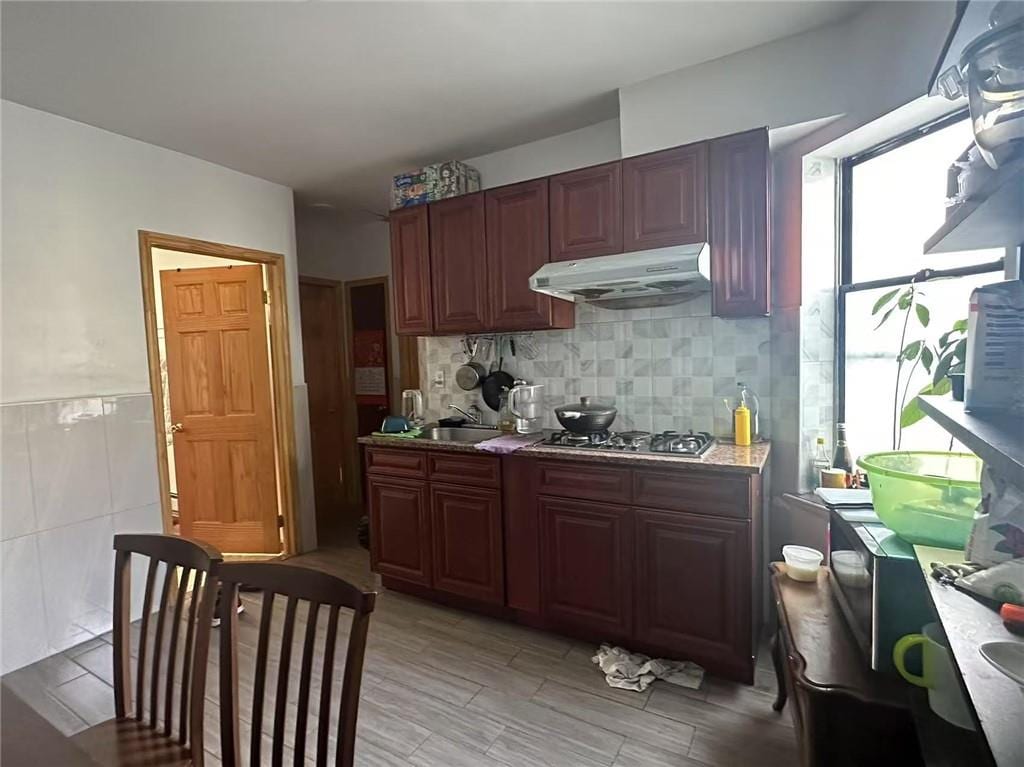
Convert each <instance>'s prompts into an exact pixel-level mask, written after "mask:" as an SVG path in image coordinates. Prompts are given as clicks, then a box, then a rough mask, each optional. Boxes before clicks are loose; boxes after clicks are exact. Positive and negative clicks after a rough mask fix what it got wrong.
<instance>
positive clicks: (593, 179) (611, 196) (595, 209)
mask: <svg viewBox="0 0 1024 767" xmlns="http://www.w3.org/2000/svg"><path fill="white" fill-rule="evenodd" d="M621 252H622V163H620V162H610V163H607V164H606V165H598V166H596V167H593V168H584V169H582V170H575V171H572V172H570V173H561V174H559V175H557V176H552V177H551V260H552V261H572V260H574V259H577V258H591V257H593V256H608V255H611V254H613V253H621Z"/></svg>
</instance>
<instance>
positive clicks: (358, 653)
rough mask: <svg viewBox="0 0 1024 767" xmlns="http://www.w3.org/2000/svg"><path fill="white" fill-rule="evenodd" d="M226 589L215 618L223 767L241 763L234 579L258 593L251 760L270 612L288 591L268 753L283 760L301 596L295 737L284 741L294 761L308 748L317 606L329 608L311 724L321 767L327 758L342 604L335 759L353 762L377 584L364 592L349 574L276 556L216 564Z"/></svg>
mask: <svg viewBox="0 0 1024 767" xmlns="http://www.w3.org/2000/svg"><path fill="white" fill-rule="evenodd" d="M220 577H221V584H222V588H223V594H222V596H221V623H220V632H221V635H220V714H221V759H222V761H223V764H224V767H238V765H239V764H241V761H242V759H241V751H240V746H239V710H238V644H239V636H238V615H237V612H236V609H235V604H236V600H237V598H238V587H239V584H243V583H244V584H245V585H246V586H247V587H248V588H249V589H250V590H252V589H254V590H256V591H260V592H262V593H263V601H262V608H261V611H260V621H259V634H258V639H257V644H256V662H255V668H254V669H253V671H252V688H253V695H252V716H251V723H252V724H251V728H252V731H251V737H250V745H249V760H248V763H249V764H251V765H257V764H264V763H265V762H264V761H263V757H262V756H261V750H262V745H263V703H264V697H265V695H264V692H265V690H266V682H267V679H266V677H267V656H268V655H269V653H270V644H271V624H272V622H273V618H274V598H275V596H276V595H281V596H282V597H285V599H286V601H285V611H284V616H283V621H282V622H281V626H280V628H279V633H278V630H277V629H275V638H276V637H277V636H279V637H280V655H279V660H278V664H277V665H278V673H277V684H276V692H275V694H274V696H273V697H274V729H273V737H272V740H271V745H270V751H271V754H270V761H269V764H271V765H273V767H280V765H281V764H282V763H283V760H284V746H285V724H286V715H287V711H288V682H289V677H290V676H291V653H292V643H293V639H294V635H295V619H296V615H297V613H298V603H299V601H300V600H303V601H306V602H308V603H309V606H308V608H307V611H306V630H305V635H304V639H303V649H302V661H301V665H300V674H299V680H298V683H299V689H298V699H297V701H296V709H297V710H296V716H295V738H294V742H293V743H291V744H289V745H290V746H291V748H292V750H293V751H294V756H295V764H296V765H304V764H305V755H306V729H307V724H308V723H309V699H310V697H312V696H311V681H312V676H313V661H314V655H315V653H316V644H317V634H318V632H317V623H318V619H319V614H320V608H321V607H325V608H327V631H326V637H325V641H324V644H323V649H322V652H323V663H322V666H321V669H322V673H321V677H320V695H319V707H318V714H317V718H318V721H317V727H316V764H317V767H326V765H328V764H329V763H330V760H329V756H328V741H329V738H330V730H331V685H332V678H333V676H334V657H335V644H336V642H337V637H338V615H339V611H340V608H342V607H344V608H347V609H350V610H352V611H353V614H352V623H351V627H350V630H349V636H348V651H347V653H346V656H345V670H344V676H343V678H342V688H341V701H340V705H339V709H338V730H337V744H336V746H335V753H334V760H333V763H334V764H335V765H339V766H340V767H351V765H352V763H353V761H352V760H353V753H354V746H355V736H356V717H357V715H358V711H359V687H360V684H361V683H362V676H363V655H364V653H365V650H366V632H367V628H368V627H369V623H370V613H371V612H373V607H374V602H375V600H376V597H377V595H376V593H375V592H364V591H361V590H360V589H358V588H356V587H355V586H353V585H352V584H350V583H348V582H347V581H344V580H342V579H341V578H338V577H335V576H333V575H328V574H327V573H324V572H321V571H319V570H312V569H309V568H306V567H299V566H296V565H289V564H281V563H258V562H239V563H236V564H225V565H224V566H222V567H221V569H220Z"/></svg>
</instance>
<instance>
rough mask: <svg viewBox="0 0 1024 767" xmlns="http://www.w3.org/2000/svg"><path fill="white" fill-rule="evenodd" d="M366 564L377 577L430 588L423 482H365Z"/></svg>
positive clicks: (384, 480) (427, 530)
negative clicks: (367, 505) (367, 496)
mask: <svg viewBox="0 0 1024 767" xmlns="http://www.w3.org/2000/svg"><path fill="white" fill-rule="evenodd" d="M367 484H368V487H369V494H370V565H371V567H372V569H373V570H374V571H375V572H378V573H380V574H381V575H390V576H393V577H395V578H401V579H402V580H406V581H411V582H413V583H419V584H421V585H423V586H430V581H431V577H430V576H431V573H430V570H431V568H430V514H429V509H428V506H427V483H426V482H423V481H419V480H404V479H380V478H377V477H372V476H371V477H370V478H369V480H368V483H367Z"/></svg>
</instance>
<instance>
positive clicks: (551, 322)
mask: <svg viewBox="0 0 1024 767" xmlns="http://www.w3.org/2000/svg"><path fill="white" fill-rule="evenodd" d="M484 199H485V201H486V210H487V215H486V220H487V282H488V286H489V288H490V301H489V302H488V303H489V314H488V323H487V324H488V327H489V328H490V329H492V330H543V329H545V328H569V327H572V326H573V321H574V318H575V313H574V311H573V305H572V304H571V303H570V302H568V301H559V300H558V299H553V298H551V297H550V296H545V295H543V294H542V293H535V292H534V291H532V290H530V275H532V274H533V273H534V272H535V271H537V270H538V269H540V268H541V267H542V266H544V264H546V263H548V260H549V259H548V255H549V250H548V180H547V179H546V178H542V179H538V180H536V181H526V182H524V183H522V184H512V185H511V186H503V187H500V188H498V189H492V190H490V191H488V192H486V193H485V196H484Z"/></svg>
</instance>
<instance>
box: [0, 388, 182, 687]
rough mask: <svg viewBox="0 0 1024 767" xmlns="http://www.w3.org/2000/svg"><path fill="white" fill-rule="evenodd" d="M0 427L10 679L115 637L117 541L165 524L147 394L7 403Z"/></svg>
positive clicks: (0, 521)
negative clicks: (90, 642)
mask: <svg viewBox="0 0 1024 767" xmlns="http://www.w3.org/2000/svg"><path fill="white" fill-rule="evenodd" d="M0 418H2V420H0V428H2V440H3V443H2V451H3V452H2V455H0V461H2V463H0V493H2V495H0V538H2V555H3V562H2V568H3V583H2V597H3V602H2V619H3V624H2V635H0V667H2V671H3V673H6V672H8V671H11V670H13V669H16V668H20V667H21V666H24V665H27V664H29V663H32V662H34V661H36V660H39V659H40V658H43V657H46V656H47V655H50V654H52V653H55V652H59V651H61V650H64V649H66V648H68V647H71V646H73V645H75V644H78V643H79V642H82V641H84V640H86V639H88V638H90V637H92V636H94V635H96V634H102V633H104V632H106V631H108V630H109V629H110V625H111V602H112V592H113V548H112V543H113V536H114V533H120V532H161V531H162V522H161V518H160V504H159V485H158V481H157V466H156V448H155V443H154V435H153V410H152V402H151V398H150V395H149V394H138V395H125V396H117V397H102V398H100V397H89V398H82V399H67V400H55V401H49V402H34V403H24V404H9V405H3V406H0ZM136 577H139V575H136ZM140 610H141V605H136V606H135V612H136V613H138V612H139V611H140Z"/></svg>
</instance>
